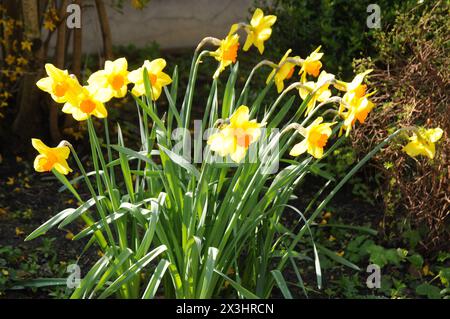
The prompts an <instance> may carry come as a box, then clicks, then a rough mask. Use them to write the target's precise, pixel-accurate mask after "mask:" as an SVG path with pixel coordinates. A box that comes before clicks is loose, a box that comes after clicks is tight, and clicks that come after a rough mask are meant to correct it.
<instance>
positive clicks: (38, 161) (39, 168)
mask: <svg viewBox="0 0 450 319" xmlns="http://www.w3.org/2000/svg"><path fill="white" fill-rule="evenodd" d="M46 162H47V158H46V157H45V155H42V154H40V155H38V156H36V158H35V159H34V163H33V167H34V170H35V171H36V172H39V173H42V172H46V170H45V169H44V165H45V163H46Z"/></svg>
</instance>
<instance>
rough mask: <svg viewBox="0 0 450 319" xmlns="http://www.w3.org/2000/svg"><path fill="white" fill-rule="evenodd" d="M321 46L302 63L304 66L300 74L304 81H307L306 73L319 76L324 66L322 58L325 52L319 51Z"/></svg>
mask: <svg viewBox="0 0 450 319" xmlns="http://www.w3.org/2000/svg"><path fill="white" fill-rule="evenodd" d="M320 48H321V46H319V47H318V48H317V49H316V50H314V52H313V53H311V54H310V55H309V56H308V57H307V58H306V59H305V60H304V61H303V64H302V68H301V69H300V72H299V73H298V74H301V76H302V82H306V74H309V75H312V76H313V77H317V76H318V75H319V73H320V69H321V68H322V62H320V59H321V58H322V56H323V53H321V52H319V51H320Z"/></svg>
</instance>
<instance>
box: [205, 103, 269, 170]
mask: <svg viewBox="0 0 450 319" xmlns="http://www.w3.org/2000/svg"><path fill="white" fill-rule="evenodd" d="M249 119H250V115H249V109H248V107H247V106H245V105H241V106H240V107H239V108H238V109H237V110H236V111H235V112H234V113H233V115H232V116H231V117H230V123H229V124H226V125H225V126H224V127H222V128H221V129H220V132H218V133H215V134H213V135H211V136H210V137H209V138H208V145H210V146H211V150H213V151H214V152H217V153H218V154H219V155H220V156H227V155H230V157H231V159H232V160H233V161H234V162H236V163H239V162H240V161H241V160H242V159H243V158H244V157H245V154H246V153H247V149H248V148H249V146H250V144H252V143H254V142H256V141H257V140H258V139H259V137H260V135H261V129H260V127H261V123H257V122H256V120H251V121H250V120H249Z"/></svg>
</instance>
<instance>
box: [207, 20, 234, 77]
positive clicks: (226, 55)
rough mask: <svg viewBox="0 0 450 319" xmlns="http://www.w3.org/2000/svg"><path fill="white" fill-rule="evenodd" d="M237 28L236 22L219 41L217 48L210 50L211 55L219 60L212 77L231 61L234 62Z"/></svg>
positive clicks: (216, 75)
mask: <svg viewBox="0 0 450 319" xmlns="http://www.w3.org/2000/svg"><path fill="white" fill-rule="evenodd" d="M237 28H238V27H237V24H234V25H233V26H232V27H231V30H230V32H229V33H228V35H227V36H226V38H225V39H223V40H222V41H220V46H219V47H218V48H217V50H216V51H214V52H211V55H212V56H213V57H214V58H215V59H216V60H217V61H219V67H218V68H217V70H216V72H215V73H214V75H213V78H214V79H216V78H218V77H219V74H220V73H221V72H222V71H223V70H225V68H226V67H227V66H229V65H230V64H231V63H236V59H237V52H238V49H239V35H237V34H236V31H237Z"/></svg>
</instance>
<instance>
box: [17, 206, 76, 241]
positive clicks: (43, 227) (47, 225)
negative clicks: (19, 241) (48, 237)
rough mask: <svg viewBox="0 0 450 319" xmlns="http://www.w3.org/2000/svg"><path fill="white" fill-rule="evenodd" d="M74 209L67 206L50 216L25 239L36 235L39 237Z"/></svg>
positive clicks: (33, 237) (27, 239)
mask: <svg viewBox="0 0 450 319" xmlns="http://www.w3.org/2000/svg"><path fill="white" fill-rule="evenodd" d="M74 211H75V208H67V209H65V210H63V211H61V212H59V213H58V214H56V215H55V216H53V217H52V218H50V219H49V220H48V221H46V222H45V223H44V224H42V225H41V226H39V227H38V228H37V229H36V230H35V231H33V232H32V233H31V234H29V235H28V236H27V238H25V241H29V240H32V239H35V238H36V237H39V236H41V235H43V234H45V233H46V232H47V231H49V230H50V229H51V228H53V227H55V226H56V225H57V224H59V223H60V222H61V221H62V220H64V218H66V217H67V216H69V215H71V214H72V213H73V212H74Z"/></svg>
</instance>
